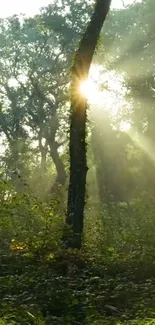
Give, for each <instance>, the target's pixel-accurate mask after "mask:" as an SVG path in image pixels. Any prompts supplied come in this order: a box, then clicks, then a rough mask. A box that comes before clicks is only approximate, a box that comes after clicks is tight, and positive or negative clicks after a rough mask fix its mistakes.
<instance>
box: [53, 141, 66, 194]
mask: <svg viewBox="0 0 155 325" xmlns="http://www.w3.org/2000/svg"><path fill="white" fill-rule="evenodd" d="M50 156H51V157H52V160H53V162H54V164H55V167H56V171H57V177H56V180H55V183H54V184H53V185H52V187H51V192H52V193H53V194H56V193H57V191H58V188H59V186H61V185H62V186H63V185H65V182H66V171H65V168H64V164H63V162H62V160H61V158H60V156H59V152H58V145H57V143H56V142H55V141H53V142H52V143H51V144H50Z"/></svg>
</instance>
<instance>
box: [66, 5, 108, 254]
mask: <svg viewBox="0 0 155 325" xmlns="http://www.w3.org/2000/svg"><path fill="white" fill-rule="evenodd" d="M110 3H111V0H96V4H95V9H94V13H93V15H92V17H91V19H90V22H89V24H88V27H87V29H86V31H85V33H84V35H83V37H82V40H81V42H80V45H79V48H78V50H77V52H76V55H75V59H74V64H73V67H72V80H71V112H70V147H69V152H70V182H69V190H68V207H67V217H66V223H67V224H69V225H71V226H72V230H73V238H72V239H71V240H70V241H69V245H68V246H71V247H73V248H78V249H80V248H81V244H82V233H83V220H84V205H85V187H86V175H87V170H88V168H87V160H86V120H87V101H86V99H85V98H84V97H83V96H82V95H80V93H79V86H80V83H81V81H83V80H85V79H87V77H88V73H89V68H90V65H91V62H92V58H93V55H94V52H95V48H96V45H97V42H98V39H99V34H100V31H101V28H102V25H103V23H104V21H105V19H106V16H107V13H108V11H109V8H110Z"/></svg>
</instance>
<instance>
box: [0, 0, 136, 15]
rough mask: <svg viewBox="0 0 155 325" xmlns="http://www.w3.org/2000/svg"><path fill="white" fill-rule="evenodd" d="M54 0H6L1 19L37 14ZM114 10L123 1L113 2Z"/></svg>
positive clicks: (125, 2) (125, 1)
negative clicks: (16, 15) (22, 14)
mask: <svg viewBox="0 0 155 325" xmlns="http://www.w3.org/2000/svg"><path fill="white" fill-rule="evenodd" d="M133 1H134V0H124V1H123V2H124V4H125V5H128V4H131V3H133ZM51 2H52V0H26V1H22V0H5V1H3V5H1V10H0V17H7V16H12V15H14V14H20V13H24V14H26V15H28V16H33V15H34V14H36V13H37V12H38V10H39V8H40V7H45V6H47V5H48V4H49V3H51ZM112 7H113V8H121V7H122V0H112Z"/></svg>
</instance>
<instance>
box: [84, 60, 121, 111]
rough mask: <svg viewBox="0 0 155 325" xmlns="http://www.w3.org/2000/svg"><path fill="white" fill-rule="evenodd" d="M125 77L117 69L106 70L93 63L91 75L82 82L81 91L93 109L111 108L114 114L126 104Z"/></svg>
mask: <svg viewBox="0 0 155 325" xmlns="http://www.w3.org/2000/svg"><path fill="white" fill-rule="evenodd" d="M122 82H123V77H122V76H121V75H117V74H116V72H115V71H108V72H107V71H105V70H104V69H103V67H102V66H100V65H96V64H92V66H91V69H90V73H89V77H88V79H87V80H83V81H82V82H81V84H80V89H79V91H80V93H81V94H82V95H83V96H85V98H86V99H87V101H88V103H89V104H90V108H91V111H95V113H96V109H98V108H100V109H102V108H103V109H104V110H109V111H110V114H111V115H112V116H116V115H117V114H118V113H120V110H121V109H122V107H123V104H125V99H124V95H125V93H126V89H125V88H124V87H123V85H122Z"/></svg>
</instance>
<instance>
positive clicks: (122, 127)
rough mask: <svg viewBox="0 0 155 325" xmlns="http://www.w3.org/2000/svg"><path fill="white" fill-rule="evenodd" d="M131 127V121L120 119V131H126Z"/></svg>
mask: <svg viewBox="0 0 155 325" xmlns="http://www.w3.org/2000/svg"><path fill="white" fill-rule="evenodd" d="M130 129H131V123H130V122H128V121H121V123H120V130H121V131H122V132H128V131H130Z"/></svg>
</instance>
